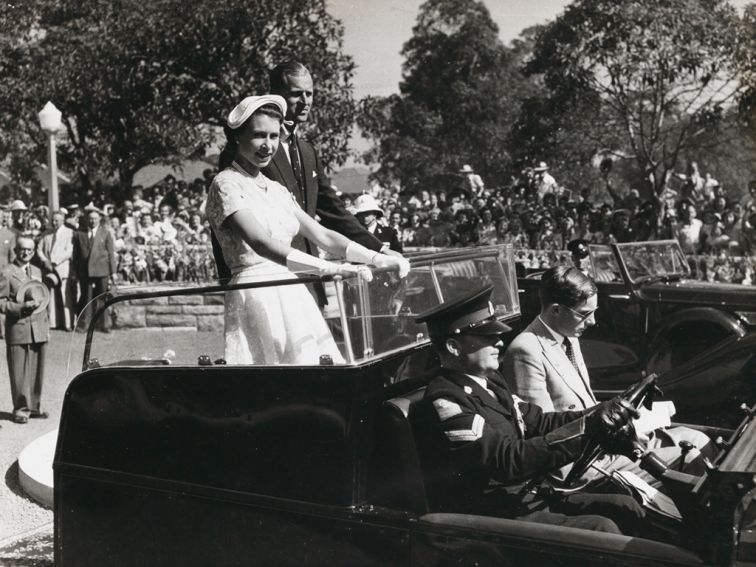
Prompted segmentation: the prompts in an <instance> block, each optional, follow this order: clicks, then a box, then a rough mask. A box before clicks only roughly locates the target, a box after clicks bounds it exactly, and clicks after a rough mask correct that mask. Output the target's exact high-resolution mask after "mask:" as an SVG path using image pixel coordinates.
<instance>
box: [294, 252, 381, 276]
mask: <svg viewBox="0 0 756 567" xmlns="http://www.w3.org/2000/svg"><path fill="white" fill-rule="evenodd" d="M286 267H287V268H289V269H290V270H291V271H292V272H301V271H306V272H312V271H315V272H318V273H319V274H321V275H326V276H350V275H353V274H357V275H358V276H359V277H360V278H362V279H363V280H365V281H367V282H369V281H372V279H373V272H371V271H370V269H369V268H367V267H365V266H353V265H351V264H336V263H335V262H329V261H328V260H322V259H320V258H317V257H315V256H311V255H310V254H305V253H304V252H302V251H301V250H292V251H291V252H289V255H288V256H286Z"/></svg>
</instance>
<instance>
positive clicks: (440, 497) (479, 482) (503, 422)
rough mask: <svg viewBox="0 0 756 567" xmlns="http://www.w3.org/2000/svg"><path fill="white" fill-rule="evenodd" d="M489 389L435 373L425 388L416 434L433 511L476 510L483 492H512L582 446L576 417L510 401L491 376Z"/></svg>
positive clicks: (500, 383) (503, 387)
mask: <svg viewBox="0 0 756 567" xmlns="http://www.w3.org/2000/svg"><path fill="white" fill-rule="evenodd" d="M488 388H489V389H491V390H492V391H493V392H494V394H495V395H496V397H494V396H492V395H491V394H490V393H489V392H487V391H486V390H485V389H483V388H482V387H481V386H480V385H479V384H478V383H477V382H475V381H474V380H472V379H471V378H470V377H468V376H466V375H465V374H462V373H460V372H457V371H453V370H448V369H445V368H441V369H440V370H439V371H438V373H437V375H436V376H435V377H434V378H433V379H432V380H431V382H430V383H429V384H428V387H427V388H426V391H425V395H424V399H423V404H422V406H421V410H420V412H419V414H418V416H417V417H416V421H415V424H416V431H417V435H418V444H419V448H420V454H421V459H422V460H423V465H424V468H425V470H426V476H427V477H428V478H429V479H432V481H431V482H430V483H429V487H428V492H429V495H430V496H431V500H434V501H435V504H436V507H438V508H441V509H449V510H457V511H463V510H466V509H475V508H476V506H477V503H480V502H481V499H484V497H485V493H486V491H487V490H488V489H490V488H492V487H495V486H497V485H498V486H510V487H513V488H519V484H520V483H522V482H523V481H525V480H529V479H532V478H535V477H541V476H545V475H546V474H547V473H548V472H550V471H552V470H554V469H556V468H558V467H559V466H561V465H564V464H566V463H569V462H571V461H573V460H574V459H575V458H576V457H577V455H578V453H579V451H580V450H581V448H582V446H583V443H584V430H585V423H584V419H583V418H582V415H583V414H582V412H563V413H544V412H542V411H541V409H540V408H539V407H538V406H536V405H533V404H528V403H525V402H522V400H515V399H514V398H513V397H512V395H511V393H510V392H509V390H508V389H507V386H506V384H505V382H504V380H503V378H501V376H498V377H497V378H496V379H495V380H491V379H489V381H488Z"/></svg>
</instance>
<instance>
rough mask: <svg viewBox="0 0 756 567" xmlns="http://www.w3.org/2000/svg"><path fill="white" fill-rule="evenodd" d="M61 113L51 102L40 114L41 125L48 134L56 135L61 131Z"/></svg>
mask: <svg viewBox="0 0 756 567" xmlns="http://www.w3.org/2000/svg"><path fill="white" fill-rule="evenodd" d="M61 116H62V114H61V112H60V110H58V109H57V108H55V105H54V104H53V103H51V102H50V101H47V104H46V105H45V107H44V108H43V109H42V110H41V111H40V112H39V125H40V127H41V128H42V130H44V131H45V132H47V133H48V134H54V133H55V132H57V131H58V130H60V126H61V120H60V119H61Z"/></svg>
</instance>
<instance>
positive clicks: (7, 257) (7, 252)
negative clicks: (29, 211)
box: [0, 226, 16, 269]
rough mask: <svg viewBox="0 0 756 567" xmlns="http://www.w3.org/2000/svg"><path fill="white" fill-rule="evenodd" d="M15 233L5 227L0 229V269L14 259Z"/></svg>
mask: <svg viewBox="0 0 756 567" xmlns="http://www.w3.org/2000/svg"><path fill="white" fill-rule="evenodd" d="M15 248H16V232H15V231H13V230H11V229H10V228H8V227H7V226H3V227H0V269H3V268H4V267H5V266H7V265H8V264H10V263H12V262H13V259H14V258H15V257H16V251H15Z"/></svg>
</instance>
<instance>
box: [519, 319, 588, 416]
mask: <svg viewBox="0 0 756 567" xmlns="http://www.w3.org/2000/svg"><path fill="white" fill-rule="evenodd" d="M531 327H532V329H531V330H532V331H533V333H534V334H535V335H536V337H538V340H539V342H540V343H541V348H542V349H543V356H544V358H545V359H546V360H547V361H548V363H549V364H550V365H551V367H552V368H553V369H554V371H555V372H556V373H557V374H558V375H559V377H560V378H561V379H562V381H563V382H564V384H565V386H567V387H568V388H569V389H570V390H572V392H573V393H574V394H575V395H576V396H577V397H578V398H579V399H581V400H583V398H584V394H585V393H586V392H587V393H588V395H589V396H590V390H589V389H588V388H586V386H585V382H584V381H583V377H582V376H580V374H578V371H577V370H576V369H575V367H574V366H572V363H571V362H570V359H569V358H567V354H566V353H565V352H564V349H563V348H562V345H560V344H559V342H558V341H557V340H556V339H555V338H554V335H552V334H551V332H550V331H549V330H548V329H547V328H546V327H545V325H544V324H543V323H542V322H541V320H540V319H538V318H537V319H536V320H535V321H534V322H533V324H532V325H531ZM583 401H584V402H585V403H586V405H590V400H583Z"/></svg>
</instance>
